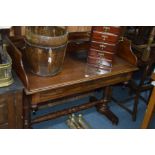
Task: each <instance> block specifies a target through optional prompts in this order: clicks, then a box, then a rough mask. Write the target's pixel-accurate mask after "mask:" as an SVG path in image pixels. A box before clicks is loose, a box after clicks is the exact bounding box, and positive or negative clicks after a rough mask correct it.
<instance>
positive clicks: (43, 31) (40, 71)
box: [25, 26, 68, 76]
mask: <svg viewBox="0 0 155 155" xmlns="http://www.w3.org/2000/svg"><path fill="white" fill-rule="evenodd" d="M26 31H27V32H26V37H25V44H26V50H25V56H26V59H27V62H28V65H29V68H30V71H31V72H32V73H34V74H36V75H39V76H53V75H56V74H58V73H59V72H60V71H61V70H62V66H63V61H64V58H65V53H66V47H67V42H68V33H67V31H66V30H65V28H62V27H46V26H45V27H43V26H40V27H39V26H38V27H28V28H27V30H26Z"/></svg>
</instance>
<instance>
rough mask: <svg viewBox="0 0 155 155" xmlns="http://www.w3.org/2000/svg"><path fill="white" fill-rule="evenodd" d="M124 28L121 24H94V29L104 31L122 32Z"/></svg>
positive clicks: (118, 33) (117, 33)
mask: <svg viewBox="0 0 155 155" xmlns="http://www.w3.org/2000/svg"><path fill="white" fill-rule="evenodd" d="M121 30H122V28H121V27H120V26H94V27H93V31H100V32H103V33H113V34H116V35H120V34H121Z"/></svg>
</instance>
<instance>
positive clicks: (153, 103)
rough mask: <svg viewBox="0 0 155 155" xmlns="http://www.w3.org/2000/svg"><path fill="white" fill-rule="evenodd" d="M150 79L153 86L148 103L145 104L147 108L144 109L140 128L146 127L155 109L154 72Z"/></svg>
mask: <svg viewBox="0 0 155 155" xmlns="http://www.w3.org/2000/svg"><path fill="white" fill-rule="evenodd" d="M152 79H153V80H154V81H153V82H152V84H153V86H154V87H153V90H152V94H151V96H150V100H149V103H148V106H147V109H146V112H145V115H144V119H143V122H142V125H141V129H146V128H148V126H149V123H150V121H151V118H152V115H153V112H154V110H155V73H153V74H152Z"/></svg>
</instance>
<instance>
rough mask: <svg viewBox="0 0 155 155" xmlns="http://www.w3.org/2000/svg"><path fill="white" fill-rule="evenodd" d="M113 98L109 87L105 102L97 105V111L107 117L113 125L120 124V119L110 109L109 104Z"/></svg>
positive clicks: (106, 89)
mask: <svg viewBox="0 0 155 155" xmlns="http://www.w3.org/2000/svg"><path fill="white" fill-rule="evenodd" d="M110 97H111V88H110V87H109V86H108V87H106V88H105V93H104V98H103V102H100V103H99V104H97V106H96V108H97V111H98V112H100V113H101V114H103V115H105V116H106V117H107V118H108V119H110V121H111V122H112V123H113V124H118V121H119V120H118V117H117V116H116V115H115V114H114V113H113V112H112V111H111V110H110V109H109V107H108V105H107V103H108V102H109V100H110Z"/></svg>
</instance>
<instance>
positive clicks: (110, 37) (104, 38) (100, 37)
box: [92, 32, 119, 44]
mask: <svg viewBox="0 0 155 155" xmlns="http://www.w3.org/2000/svg"><path fill="white" fill-rule="evenodd" d="M92 40H95V41H100V42H105V43H113V44H116V43H118V41H119V36H118V35H114V34H112V33H100V32H93V33H92Z"/></svg>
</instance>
